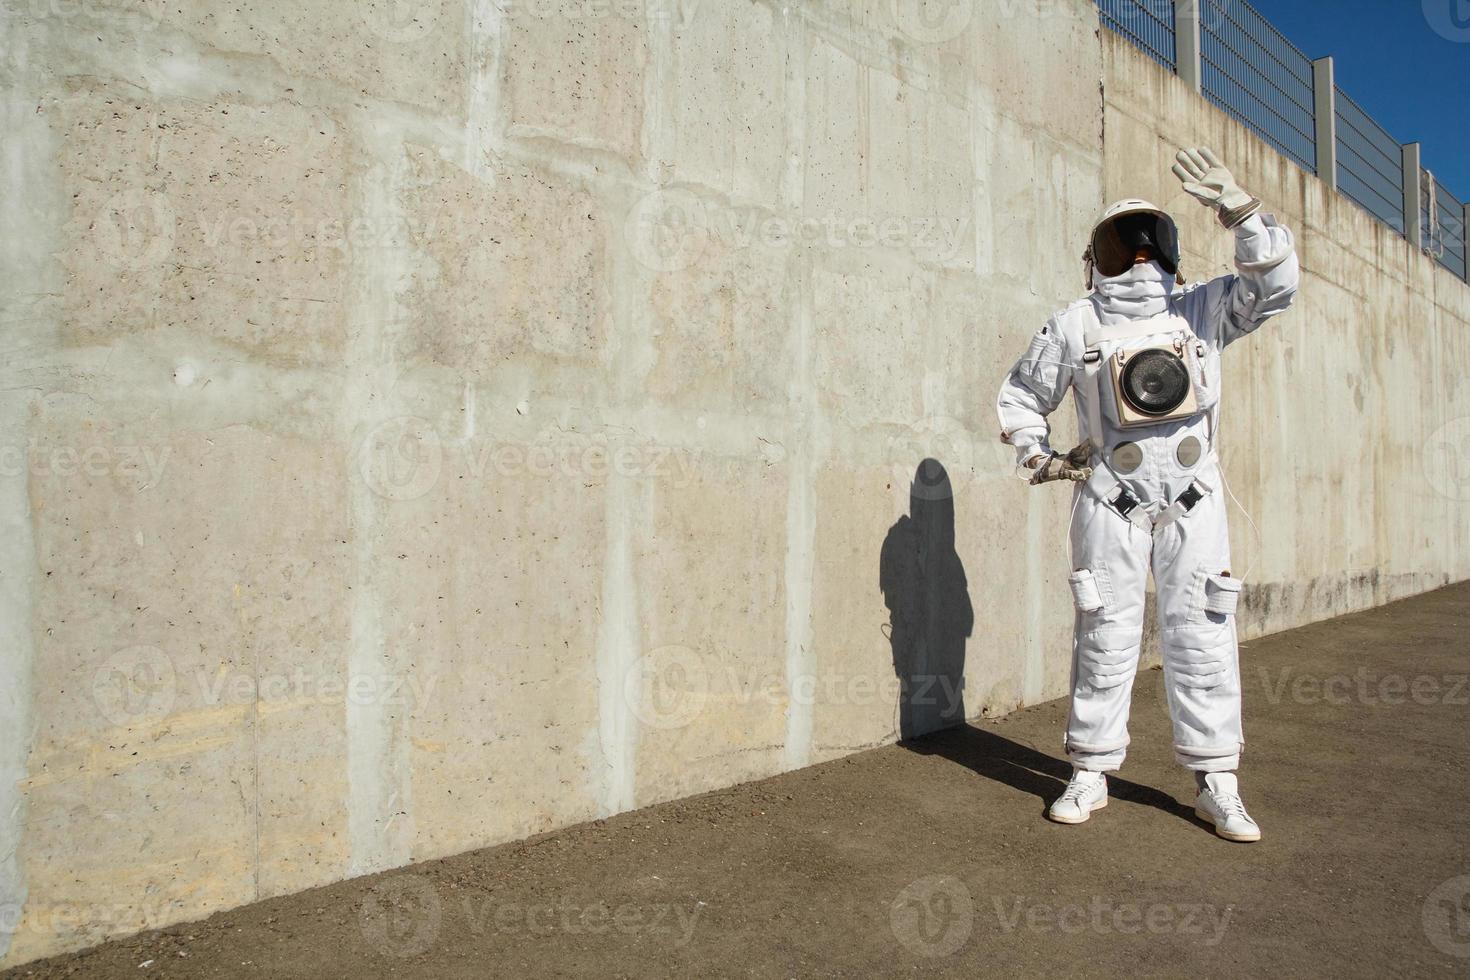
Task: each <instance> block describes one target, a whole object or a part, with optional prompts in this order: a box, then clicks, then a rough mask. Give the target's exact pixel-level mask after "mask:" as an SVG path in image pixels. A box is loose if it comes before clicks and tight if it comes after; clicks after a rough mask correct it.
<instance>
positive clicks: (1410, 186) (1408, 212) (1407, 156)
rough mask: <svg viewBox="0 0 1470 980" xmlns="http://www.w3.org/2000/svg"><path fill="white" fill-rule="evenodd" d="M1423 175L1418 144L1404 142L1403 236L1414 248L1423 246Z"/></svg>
mask: <svg viewBox="0 0 1470 980" xmlns="http://www.w3.org/2000/svg"><path fill="white" fill-rule="evenodd" d="M1423 181H1424V175H1423V174H1422V173H1420V170H1419V144H1418V143H1405V144H1404V237H1405V238H1407V239H1408V240H1409V244H1410V245H1412V246H1414V247H1415V248H1423V247H1424V225H1423V222H1422V221H1420V217H1419V212H1420V210H1421V209H1422V208H1423V196H1424V183H1423Z"/></svg>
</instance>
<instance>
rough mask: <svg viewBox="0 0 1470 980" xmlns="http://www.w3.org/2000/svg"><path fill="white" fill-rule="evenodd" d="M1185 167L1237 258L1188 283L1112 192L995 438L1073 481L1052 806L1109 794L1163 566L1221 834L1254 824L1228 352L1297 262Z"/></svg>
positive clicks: (1162, 235)
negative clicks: (1246, 752)
mask: <svg viewBox="0 0 1470 980" xmlns="http://www.w3.org/2000/svg"><path fill="white" fill-rule="evenodd" d="M1176 160H1177V163H1176V164H1175V165H1174V167H1173V171H1174V174H1175V175H1176V176H1177V177H1178V178H1179V179H1180V181H1181V182H1182V183H1183V187H1184V190H1185V191H1186V192H1187V193H1188V194H1190V195H1191V196H1192V197H1194V198H1195V199H1197V200H1198V201H1200V202H1201V203H1202V204H1204V205H1205V206H1207V207H1210V208H1212V209H1213V210H1214V211H1215V212H1216V214H1217V215H1218V217H1219V220H1220V223H1221V225H1223V226H1224V227H1225V228H1227V229H1229V230H1230V231H1231V232H1232V233H1233V234H1234V236H1235V269H1236V272H1235V274H1233V275H1225V276H1220V277H1219V278H1216V279H1212V280H1210V281H1209V282H1205V283H1196V284H1194V285H1190V286H1184V285H1183V284H1184V277H1183V276H1182V275H1181V274H1180V270H1179V239H1178V233H1177V229H1176V227H1175V224H1174V221H1173V219H1171V218H1170V217H1169V216H1168V215H1167V214H1165V213H1164V212H1163V211H1161V210H1159V209H1158V208H1157V207H1155V206H1153V205H1152V204H1150V203H1148V202H1147V201H1141V200H1125V201H1119V202H1118V203H1116V204H1114V205H1112V206H1111V207H1109V208H1108V209H1107V210H1106V211H1105V212H1104V213H1103V215H1102V218H1101V220H1099V221H1098V223H1097V226H1096V227H1095V228H1094V229H1093V232H1092V238H1091V242H1090V243H1089V245H1088V248H1087V251H1086V252H1085V253H1084V255H1083V262H1084V269H1085V278H1086V282H1087V286H1088V287H1089V288H1090V290H1091V292H1090V294H1089V295H1088V296H1087V297H1085V298H1084V299H1080V300H1078V301H1077V302H1075V303H1073V304H1072V305H1070V306H1068V307H1067V308H1066V309H1064V310H1062V311H1061V312H1059V313H1056V314H1054V315H1053V316H1052V317H1051V318H1050V319H1049V320H1048V321H1047V322H1046V325H1045V326H1043V327H1042V328H1041V329H1040V330H1039V331H1038V332H1037V333H1036V335H1035V336H1033V337H1032V338H1031V343H1030V346H1029V347H1028V348H1027V349H1026V353H1025V354H1024V355H1023V356H1022V357H1021V359H1020V360H1019V361H1017V362H1016V364H1015V366H1014V367H1013V368H1012V369H1011V371H1010V374H1009V375H1007V377H1006V379H1005V381H1004V382H1003V384H1002V386H1001V391H1000V395H999V398H998V399H997V410H998V412H999V415H1000V425H1001V438H1002V440H1003V441H1005V442H1007V443H1009V444H1011V445H1012V446H1013V447H1014V448H1015V450H1016V458H1017V462H1018V464H1019V467H1018V473H1021V474H1022V475H1024V477H1025V478H1026V479H1028V480H1029V481H1030V482H1031V483H1032V484H1041V483H1047V482H1051V481H1054V480H1063V481H1070V482H1072V483H1073V486H1074V490H1073V493H1074V500H1073V513H1072V521H1071V530H1070V538H1071V548H1072V568H1073V571H1072V573H1071V575H1070V576H1069V579H1068V581H1069V584H1070V586H1071V590H1072V599H1073V602H1074V604H1075V606H1076V620H1075V628H1074V630H1075V632H1074V638H1073V644H1072V697H1071V712H1070V717H1069V719H1068V721H1067V732H1066V751H1067V754H1068V757H1069V758H1070V759H1071V762H1072V766H1073V774H1072V779H1071V781H1070V782H1069V783H1068V785H1067V788H1066V789H1065V791H1064V792H1063V793H1062V795H1061V797H1060V798H1059V799H1057V800H1056V802H1055V803H1053V804H1052V806H1051V807H1050V809H1049V810H1048V811H1047V815H1048V816H1049V817H1050V818H1051V819H1052V820H1055V821H1058V822H1060V823H1067V824H1076V823H1082V822H1084V821H1086V820H1087V819H1088V817H1089V815H1090V814H1091V812H1092V811H1093V810H1098V809H1101V808H1102V807H1104V806H1106V805H1107V778H1106V776H1105V775H1104V773H1108V772H1113V771H1115V770H1117V769H1118V767H1119V766H1120V765H1121V764H1122V762H1123V757H1124V753H1125V752H1126V751H1127V747H1128V708H1129V701H1130V698H1131V696H1132V689H1133V678H1134V674H1135V672H1136V670H1137V667H1138V656H1139V647H1140V644H1141V641H1142V637H1143V611H1144V591H1145V584H1146V581H1147V579H1148V575H1149V573H1150V572H1152V573H1153V577H1154V585H1155V591H1156V600H1157V611H1158V622H1159V632H1160V636H1161V641H1162V646H1163V660H1164V687H1165V691H1166V693H1167V699H1168V706H1169V714H1170V718H1171V719H1172V721H1173V727H1174V754H1175V758H1176V759H1177V760H1178V762H1179V763H1181V764H1182V765H1184V766H1185V767H1186V768H1188V769H1191V770H1193V771H1194V773H1195V781H1196V786H1197V789H1198V797H1197V798H1196V801H1195V812H1196V814H1197V815H1198V816H1199V817H1200V818H1201V819H1202V820H1205V821H1206V822H1209V823H1213V824H1214V826H1215V831H1216V833H1218V834H1219V835H1220V836H1221V837H1223V838H1225V839H1227V840H1233V841H1244V842H1249V841H1257V840H1260V837H1261V830H1260V827H1259V826H1258V825H1257V824H1256V822H1255V821H1254V820H1252V819H1251V817H1250V816H1249V814H1247V812H1246V809H1245V805H1244V804H1243V803H1242V801H1241V797H1240V790H1239V784H1238V781H1237V778H1236V769H1237V767H1238V766H1239V763H1240V753H1241V749H1242V747H1243V742H1244V738H1243V735H1242V732H1241V721H1240V666H1239V661H1238V656H1237V648H1236V632H1235V611H1236V603H1237V600H1238V598H1239V595H1240V589H1241V579H1240V578H1239V577H1237V576H1234V575H1232V573H1231V564H1230V539H1229V535H1228V532H1227V528H1226V515H1225V494H1224V493H1223V492H1222V490H1223V489H1224V478H1223V476H1222V473H1221V468H1220V460H1219V456H1218V453H1217V439H1218V437H1219V422H1220V380H1221V374H1220V353H1221V351H1223V350H1224V349H1225V348H1226V347H1227V346H1229V345H1230V344H1232V343H1234V342H1235V341H1237V340H1239V339H1240V338H1242V337H1244V336H1245V335H1246V334H1249V333H1251V332H1252V331H1254V330H1255V329H1256V328H1257V327H1259V326H1260V325H1261V324H1262V323H1264V322H1265V321H1266V319H1267V318H1268V317H1270V316H1274V315H1275V314H1277V313H1280V312H1282V311H1283V310H1285V309H1286V308H1287V307H1288V306H1289V305H1290V304H1291V300H1292V297H1293V295H1294V294H1295V293H1296V289H1297V281H1298V278H1299V269H1298V265H1297V258H1296V253H1295V250H1294V247H1293V241H1292V235H1291V232H1290V231H1289V230H1288V229H1287V228H1285V227H1282V226H1281V225H1279V224H1277V223H1276V219H1275V218H1274V217H1273V216H1272V215H1269V214H1262V213H1258V212H1260V208H1261V202H1260V201H1259V200H1257V199H1256V198H1254V197H1252V196H1251V195H1249V194H1247V193H1246V192H1245V191H1243V190H1241V188H1240V186H1239V185H1238V184H1237V183H1236V182H1235V178H1234V176H1233V175H1232V174H1231V173H1230V171H1229V170H1228V169H1226V168H1225V166H1224V165H1223V164H1222V163H1221V162H1220V161H1219V159H1217V158H1216V156H1215V155H1214V153H1212V152H1211V151H1210V150H1209V149H1206V148H1200V149H1185V150H1181V151H1179V153H1178V154H1177V156H1176ZM1068 389H1071V391H1072V393H1073V401H1074V403H1075V404H1076V406H1077V416H1078V427H1079V430H1080V432H1081V434H1082V438H1083V441H1082V443H1081V445H1079V446H1078V447H1077V448H1076V449H1074V450H1072V451H1071V452H1069V453H1066V454H1058V453H1056V452H1054V451H1053V450H1052V448H1051V447H1050V445H1049V444H1048V435H1049V433H1050V427H1049V425H1048V423H1047V416H1048V415H1050V414H1051V413H1052V412H1053V411H1055V410H1056V408H1057V406H1058V405H1060V404H1061V401H1062V398H1063V396H1065V395H1066V393H1067V391H1068Z"/></svg>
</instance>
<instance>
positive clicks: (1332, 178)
mask: <svg viewBox="0 0 1470 980" xmlns="http://www.w3.org/2000/svg"><path fill="white" fill-rule="evenodd" d="M1333 74H1334V73H1333V69H1332V58H1331V57H1327V58H1318V59H1317V60H1316V61H1314V62H1312V101H1313V103H1314V104H1315V107H1316V108H1315V113H1314V114H1315V115H1316V117H1317V176H1318V177H1320V178H1321V179H1322V181H1323V182H1324V183H1325V184H1326V185H1327V187H1328V189H1329V190H1334V191H1335V190H1337V82H1336V80H1335V79H1334V78H1333Z"/></svg>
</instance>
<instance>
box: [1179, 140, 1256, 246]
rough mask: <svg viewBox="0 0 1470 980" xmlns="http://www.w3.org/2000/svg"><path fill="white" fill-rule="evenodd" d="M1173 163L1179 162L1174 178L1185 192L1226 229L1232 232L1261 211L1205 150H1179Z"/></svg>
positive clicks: (1200, 148)
mask: <svg viewBox="0 0 1470 980" xmlns="http://www.w3.org/2000/svg"><path fill="white" fill-rule="evenodd" d="M1174 159H1175V160H1178V161H1179V162H1178V163H1176V164H1174V168H1173V169H1174V176H1176V177H1178V178H1179V181H1180V183H1182V184H1183V185H1184V190H1185V192H1186V193H1188V194H1190V195H1191V196H1192V197H1194V198H1195V199H1196V200H1197V201H1199V202H1200V203H1201V204H1203V205H1205V206H1206V207H1211V208H1214V209H1215V213H1216V214H1218V215H1219V216H1220V224H1222V225H1224V226H1225V227H1226V228H1234V227H1235V226H1236V225H1238V224H1240V223H1241V222H1242V221H1244V220H1245V219H1246V218H1249V217H1250V216H1251V215H1253V214H1255V213H1256V212H1257V211H1259V210H1260V209H1261V202H1260V201H1259V200H1257V199H1256V198H1254V197H1251V196H1250V195H1249V194H1247V193H1246V192H1245V191H1243V190H1241V187H1240V185H1239V184H1237V183H1236V182H1235V175H1234V174H1232V173H1231V172H1230V171H1229V170H1228V169H1226V167H1225V164H1223V163H1221V162H1220V158H1219V157H1217V156H1215V152H1214V151H1213V150H1211V149H1210V148H1209V147H1207V146H1201V147H1199V148H1197V149H1184V150H1180V151H1179V152H1178V153H1176V154H1174Z"/></svg>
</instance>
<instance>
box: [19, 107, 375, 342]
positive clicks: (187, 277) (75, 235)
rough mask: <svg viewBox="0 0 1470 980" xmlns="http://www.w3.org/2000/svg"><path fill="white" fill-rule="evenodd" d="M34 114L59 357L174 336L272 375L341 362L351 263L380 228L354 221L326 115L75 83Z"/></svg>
mask: <svg viewBox="0 0 1470 980" xmlns="http://www.w3.org/2000/svg"><path fill="white" fill-rule="evenodd" d="M43 108H44V110H45V111H47V112H48V114H50V115H51V116H52V117H53V122H52V127H53V131H54V132H56V133H57V134H58V135H60V137H61V138H62V141H63V145H62V148H61V151H60V164H61V167H62V176H63V180H64V181H65V184H66V187H67V188H68V190H69V194H68V197H69V198H70V201H71V212H70V214H69V215H68V216H67V224H66V230H65V234H66V240H67V242H68V248H67V250H66V251H65V252H64V253H63V255H62V261H63V263H64V264H65V266H66V269H67V274H68V283H67V288H66V310H65V332H64V337H65V339H66V342H68V343H70V344H93V343H100V342H104V341H106V340H107V339H109V338H113V337H116V336H118V335H125V334H137V333H145V332H148V331H153V330H160V329H177V328H185V327H187V328H188V329H189V330H191V331H194V332H197V333H200V334H203V335H205V336H207V337H210V338H212V339H215V340H218V341H221V342H223V343H226V344H229V345H231V346H233V347H236V348H238V349H240V350H241V351H243V352H245V353H247V354H249V355H251V356H254V357H259V358H262V359H264V360H267V361H270V362H271V363H274V364H277V365H282V366H293V365H296V364H300V363H309V364H323V363H329V362H330V361H332V360H333V359H334V358H337V357H340V355H341V352H342V347H343V343H344V338H345V333H346V331H345V326H344V314H343V308H344V300H343V285H344V276H345V270H346V267H347V264H348V262H349V261H350V253H351V251H352V250H353V249H354V248H370V247H373V246H374V245H375V244H377V243H376V242H375V241H374V240H373V239H374V236H383V235H386V234H390V233H391V229H385V228H374V227H370V226H367V225H364V224H362V223H360V222H355V221H354V215H353V214H352V213H351V212H350V211H349V209H348V201H347V198H346V194H345V190H344V181H345V179H346V171H347V166H348V163H347V148H346V146H345V145H344V144H345V140H344V138H343V135H342V132H341V129H340V126H339V124H338V122H337V121H336V120H335V119H334V118H333V116H332V114H331V113H329V112H326V111H323V110H320V109H309V108H304V107H301V106H299V105H292V104H287V103H281V104H277V105H269V106H264V105H250V104H239V103H233V102H229V101H226V100H217V101H212V102H198V101H194V100H183V99H167V100H161V101H154V100H150V99H144V98H140V97H138V96H137V95H136V94H135V93H131V92H127V91H125V90H124V89H122V88H120V87H104V86H101V85H98V84H94V83H90V82H88V83H83V84H82V85H81V87H80V89H79V90H77V91H73V92H69V93H67V94H65V95H64V96H62V97H60V98H58V99H56V100H55V101H54V102H50V103H47V104H45V105H44V106H43Z"/></svg>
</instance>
